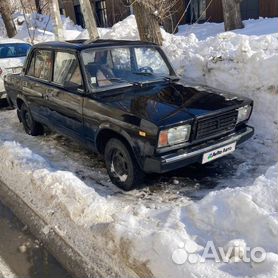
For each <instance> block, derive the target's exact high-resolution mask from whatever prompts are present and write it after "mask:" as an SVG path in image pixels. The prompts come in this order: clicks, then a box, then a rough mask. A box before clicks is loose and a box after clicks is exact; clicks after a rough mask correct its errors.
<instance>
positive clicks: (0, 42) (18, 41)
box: [0, 38, 30, 44]
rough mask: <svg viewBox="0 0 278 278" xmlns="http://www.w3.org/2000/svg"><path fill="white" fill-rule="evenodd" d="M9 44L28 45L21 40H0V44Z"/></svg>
mask: <svg viewBox="0 0 278 278" xmlns="http://www.w3.org/2000/svg"><path fill="white" fill-rule="evenodd" d="M10 43H26V44H30V43H28V42H26V41H23V40H19V39H6V38H5V39H0V44H10Z"/></svg>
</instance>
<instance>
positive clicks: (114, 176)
mask: <svg viewBox="0 0 278 278" xmlns="http://www.w3.org/2000/svg"><path fill="white" fill-rule="evenodd" d="M104 159H105V165H106V169H107V172H108V175H109V177H110V179H111V181H112V182H113V183H114V184H115V185H117V186H118V187H119V188H121V189H123V190H125V191H129V190H131V189H134V188H135V187H137V186H139V185H141V184H142V183H143V181H144V176H145V174H144V172H143V171H142V170H141V169H140V167H139V165H138V163H137V161H136V160H135V158H134V156H133V154H132V153H131V151H129V149H128V148H127V146H126V145H125V144H124V143H123V142H122V141H121V140H119V139H116V138H112V139H110V140H109V141H108V142H107V144H106V146H105V151H104Z"/></svg>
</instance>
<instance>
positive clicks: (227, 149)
mask: <svg viewBox="0 0 278 278" xmlns="http://www.w3.org/2000/svg"><path fill="white" fill-rule="evenodd" d="M235 149H236V142H235V143H232V144H229V145H226V146H224V147H221V148H218V149H215V150H212V151H210V152H207V153H205V154H203V161H202V163H203V164H204V163H207V162H210V161H212V160H214V159H217V158H219V157H222V156H224V155H226V154H229V153H232V152H233V151H234V150H235Z"/></svg>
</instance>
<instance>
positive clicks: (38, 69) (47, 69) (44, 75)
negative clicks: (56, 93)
mask: <svg viewBox="0 0 278 278" xmlns="http://www.w3.org/2000/svg"><path fill="white" fill-rule="evenodd" d="M51 70H52V54H51V51H49V50H36V51H35V52H34V54H33V57H32V60H31V63H30V66H29V69H28V72H27V75H30V76H34V77H36V78H40V79H43V80H51Z"/></svg>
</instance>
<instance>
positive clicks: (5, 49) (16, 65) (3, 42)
mask: <svg viewBox="0 0 278 278" xmlns="http://www.w3.org/2000/svg"><path fill="white" fill-rule="evenodd" d="M30 48H31V45H30V44H28V43H26V42H25V41H22V40H17V39H0V99H3V98H6V93H5V88H4V76H5V75H6V74H8V73H15V74H16V73H20V72H21V70H22V67H23V64H24V61H25V58H26V56H27V54H28V51H29V49H30Z"/></svg>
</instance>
